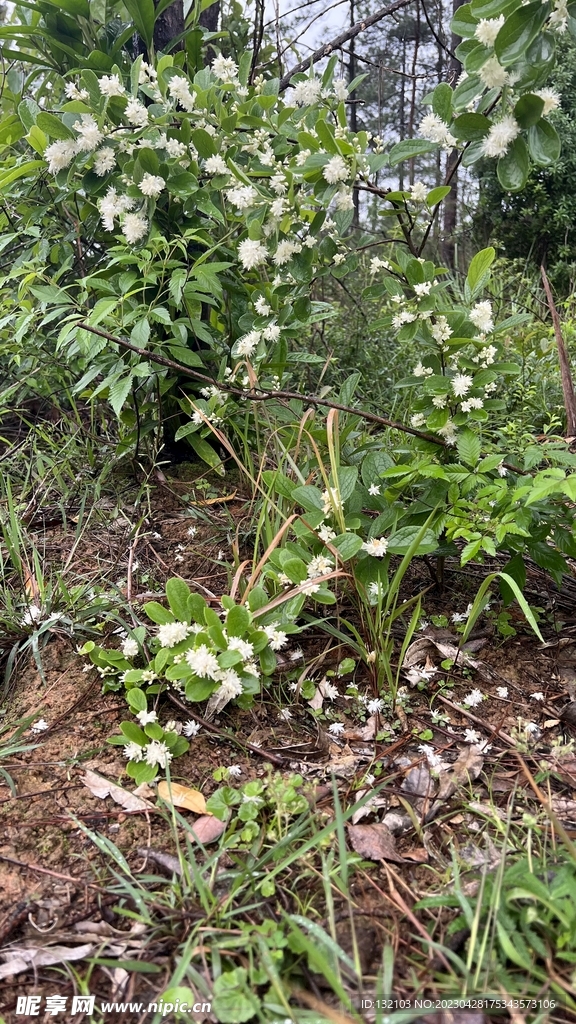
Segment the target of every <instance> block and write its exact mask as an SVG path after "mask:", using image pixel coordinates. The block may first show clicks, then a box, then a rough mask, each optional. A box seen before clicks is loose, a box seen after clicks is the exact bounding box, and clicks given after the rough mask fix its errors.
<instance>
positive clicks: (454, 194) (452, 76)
mask: <svg viewBox="0 0 576 1024" xmlns="http://www.w3.org/2000/svg"><path fill="white" fill-rule="evenodd" d="M462 3H463V0H452V13H453V14H456V11H457V10H458V8H459V7H461V6H462ZM459 42H460V36H457V35H455V34H454V33H452V35H451V37H450V49H451V51H452V54H451V57H450V62H449V64H448V81H449V83H450V85H451V86H452V88H454V86H455V84H456V82H457V80H458V77H459V75H460V72H461V71H462V65H461V63H460V61H459V60H458V58H457V57H456V56H455V51H456V47H457V46H458V43H459ZM457 162H458V150H456V149H453V150H452V152H451V153H449V154H448V156H447V158H446V178H445V179H444V180H445V181H447V180H448V178H449V177H450V175H452V178H451V180H450V187H451V192H449V193H448V195H447V196H446V199H445V200H444V224H443V232H442V234H443V237H442V261H443V262H444V263H445V264H446V266H447V267H450V269H451V270H454V269H455V263H456V229H457V227H458V169H457V166H456V165H457Z"/></svg>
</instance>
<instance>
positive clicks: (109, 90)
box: [98, 75, 126, 97]
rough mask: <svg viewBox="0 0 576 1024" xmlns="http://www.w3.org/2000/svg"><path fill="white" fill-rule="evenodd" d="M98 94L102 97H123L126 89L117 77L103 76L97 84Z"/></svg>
mask: <svg viewBox="0 0 576 1024" xmlns="http://www.w3.org/2000/svg"><path fill="white" fill-rule="evenodd" d="M98 86H99V88H100V92H101V93H102V95H103V96H107V97H110V96H124V94H125V92H126V89H125V88H124V86H123V84H122V82H121V81H120V79H119V77H118V75H103V76H102V78H101V79H100V81H99V82H98Z"/></svg>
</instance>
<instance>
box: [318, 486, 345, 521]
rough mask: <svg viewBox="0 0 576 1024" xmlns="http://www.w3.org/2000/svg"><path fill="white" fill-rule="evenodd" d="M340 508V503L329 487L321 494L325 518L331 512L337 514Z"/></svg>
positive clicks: (334, 492)
mask: <svg viewBox="0 0 576 1024" xmlns="http://www.w3.org/2000/svg"><path fill="white" fill-rule="evenodd" d="M341 508H342V502H341V500H340V498H339V496H338V494H337V493H336V491H335V490H333V489H332V488H331V487H329V488H328V489H327V490H325V491H323V492H322V511H323V512H324V515H325V516H329V515H331V514H332V512H339V511H340V509H341Z"/></svg>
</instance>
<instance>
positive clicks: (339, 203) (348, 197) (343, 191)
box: [334, 186, 354, 210]
mask: <svg viewBox="0 0 576 1024" xmlns="http://www.w3.org/2000/svg"><path fill="white" fill-rule="evenodd" d="M334 206H335V207H336V209H337V210H353V209H354V193H353V191H352V189H350V188H345V187H344V186H341V187H340V188H339V189H338V191H337V193H336V195H335V196H334Z"/></svg>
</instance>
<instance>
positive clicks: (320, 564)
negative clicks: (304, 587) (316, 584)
mask: <svg viewBox="0 0 576 1024" xmlns="http://www.w3.org/2000/svg"><path fill="white" fill-rule="evenodd" d="M333 565H334V562H333V560H332V559H331V558H328V557H327V556H326V555H316V556H315V558H312V559H311V561H310V562H308V565H307V567H306V572H307V575H308V578H309V579H314V577H315V576H326V575H327V573H329V572H332V568H333Z"/></svg>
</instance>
